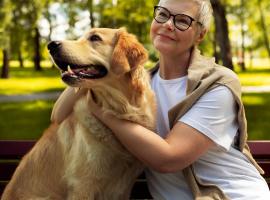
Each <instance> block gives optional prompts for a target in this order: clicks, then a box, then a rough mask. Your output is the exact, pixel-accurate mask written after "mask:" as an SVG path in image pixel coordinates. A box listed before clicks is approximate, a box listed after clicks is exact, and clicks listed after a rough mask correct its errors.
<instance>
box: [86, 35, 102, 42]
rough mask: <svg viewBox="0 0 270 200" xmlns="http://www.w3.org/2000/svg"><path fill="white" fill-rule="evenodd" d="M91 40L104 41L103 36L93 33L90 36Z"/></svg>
mask: <svg viewBox="0 0 270 200" xmlns="http://www.w3.org/2000/svg"><path fill="white" fill-rule="evenodd" d="M89 40H90V41H91V42H95V41H102V39H101V37H100V36H98V35H91V36H90V38H89Z"/></svg>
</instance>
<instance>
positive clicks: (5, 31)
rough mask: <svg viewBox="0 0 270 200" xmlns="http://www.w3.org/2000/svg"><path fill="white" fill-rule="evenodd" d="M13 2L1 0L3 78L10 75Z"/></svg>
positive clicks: (0, 35) (0, 39)
mask: <svg viewBox="0 0 270 200" xmlns="http://www.w3.org/2000/svg"><path fill="white" fill-rule="evenodd" d="M10 8H11V4H10V3H9V1H8V0H0V21H1V22H2V23H1V24H0V33H1V34H0V48H1V49H2V52H3V66H2V70H1V78H8V76H9V24H10V14H9V12H8V11H9V9H10Z"/></svg>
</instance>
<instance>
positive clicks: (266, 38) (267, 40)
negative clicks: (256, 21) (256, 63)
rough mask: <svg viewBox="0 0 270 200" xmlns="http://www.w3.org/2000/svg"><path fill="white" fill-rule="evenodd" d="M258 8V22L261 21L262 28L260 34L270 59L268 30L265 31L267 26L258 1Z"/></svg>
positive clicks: (260, 3) (259, 0)
mask: <svg viewBox="0 0 270 200" xmlns="http://www.w3.org/2000/svg"><path fill="white" fill-rule="evenodd" d="M258 7H259V12H260V20H261V23H260V24H261V27H262V33H263V40H264V45H265V48H266V50H267V53H268V57H269V58H270V44H269V39H268V30H267V25H266V22H265V16H264V11H263V9H262V1H261V0H258Z"/></svg>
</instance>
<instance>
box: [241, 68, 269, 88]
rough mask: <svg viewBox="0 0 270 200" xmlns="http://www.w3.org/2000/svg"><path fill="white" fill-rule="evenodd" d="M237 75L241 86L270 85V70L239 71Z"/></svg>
mask: <svg viewBox="0 0 270 200" xmlns="http://www.w3.org/2000/svg"><path fill="white" fill-rule="evenodd" d="M238 76H239V79H240V81H241V84H242V85H243V86H260V85H270V71H269V72H265V73H256V72H250V73H239V74H238Z"/></svg>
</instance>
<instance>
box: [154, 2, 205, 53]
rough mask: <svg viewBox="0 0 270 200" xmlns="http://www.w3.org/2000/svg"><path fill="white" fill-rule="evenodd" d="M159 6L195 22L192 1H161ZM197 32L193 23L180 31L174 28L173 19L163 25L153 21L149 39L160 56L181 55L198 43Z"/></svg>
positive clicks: (196, 24) (194, 9)
mask: <svg viewBox="0 0 270 200" xmlns="http://www.w3.org/2000/svg"><path fill="white" fill-rule="evenodd" d="M159 6H162V7H164V8H166V9H167V10H169V12H170V13H171V14H173V15H176V14H185V15H188V16H190V17H192V18H193V19H195V20H197V15H198V6H197V4H196V3H194V2H192V1H188V0H161V1H160V3H159ZM199 30H200V28H199V25H198V23H196V22H195V21H193V22H192V24H191V26H190V27H189V28H188V29H187V30H185V31H181V30H179V29H177V28H176V27H175V26H174V22H173V17H171V18H170V19H169V20H168V21H167V22H165V23H158V22H156V21H155V20H154V19H153V21H152V24H151V29H150V37H151V40H152V43H153V45H154V47H155V48H156V49H157V50H158V51H159V52H160V53H161V54H162V55H164V56H166V55H170V56H172V55H181V54H183V53H185V52H187V51H189V50H190V48H191V47H192V46H194V45H195V44H197V43H199V42H200V37H201V36H200V35H201V34H199Z"/></svg>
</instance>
